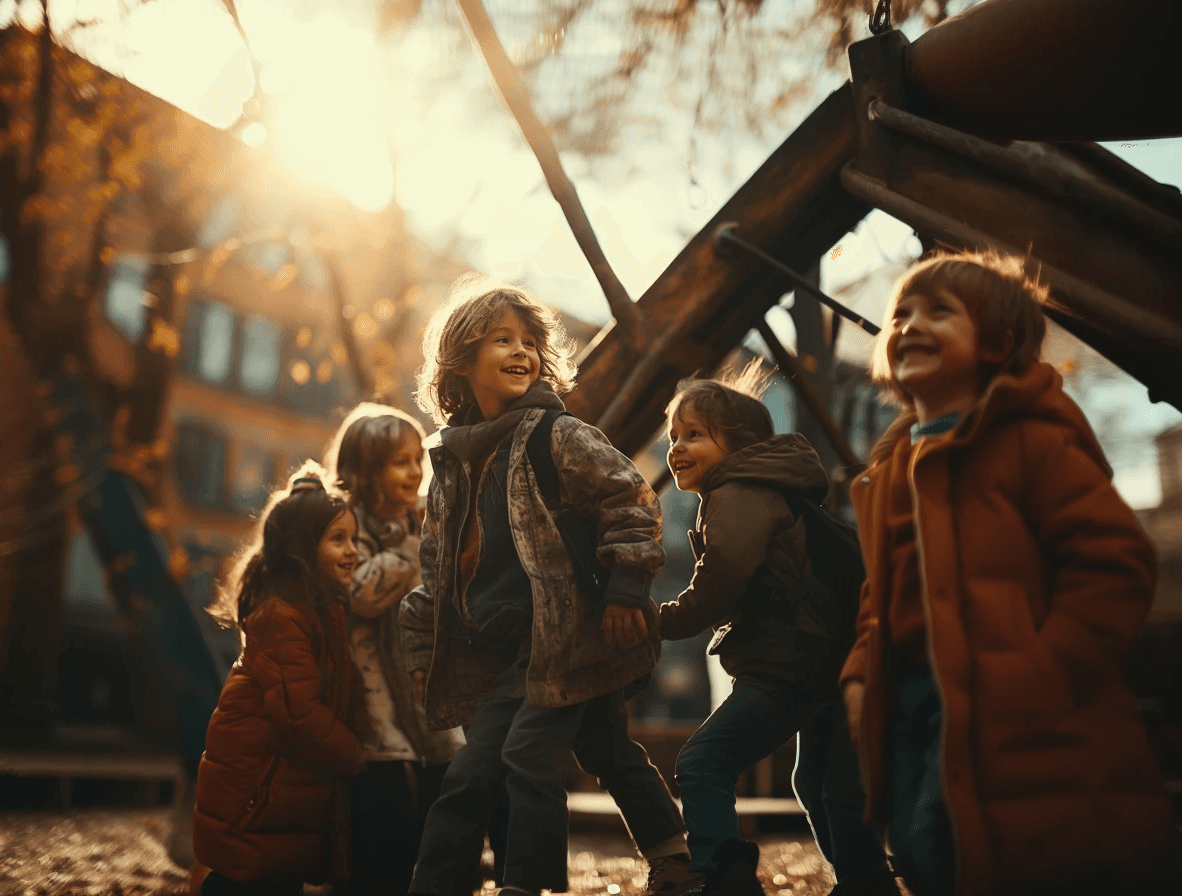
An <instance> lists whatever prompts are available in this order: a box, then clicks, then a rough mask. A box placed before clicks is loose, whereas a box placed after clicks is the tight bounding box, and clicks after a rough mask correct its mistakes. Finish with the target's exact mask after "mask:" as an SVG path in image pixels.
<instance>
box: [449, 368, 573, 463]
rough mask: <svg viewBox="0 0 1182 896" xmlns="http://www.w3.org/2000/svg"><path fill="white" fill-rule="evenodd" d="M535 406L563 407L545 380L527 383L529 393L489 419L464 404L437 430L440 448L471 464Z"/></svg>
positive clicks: (515, 426)
mask: <svg viewBox="0 0 1182 896" xmlns="http://www.w3.org/2000/svg"><path fill="white" fill-rule="evenodd" d="M537 408H541V409H543V410H546V409H553V410H559V411H563V410H566V406H565V405H564V404H563V403H562V399H561V398H559V397H558V395H557V394H555V392H554V389H553V387H551V385H550V384H549V383H548V382H546V381H545V380H538V381H537V382H536V383H534V384H533V385H532V386H530V388H529V391H528V392H526V393H525V394H524V395H522V396H521V397H520V398H519V399H517V400H516V401H515V402H513V403H512V404H511V405H509V407H507V408H506V409H505V411H504V412H503V413H502V414H501V415H500V416H499V417H495V418H493V419H492V420H485V419H484V417H482V416H481V414H480V408H479V407H477V405H476V404H474V403H473V404H468V405H465V406H464V407H462V408H460V409H459V410H458V411H456V412H455V413H454V414H453V415H452V417H451V419H450V420H449V421H448V425H447V426H446V427H445V428H444V429H443V430H441V431H440V439H441V441H442V443H443V447H444V448H446V449H447V450H448V451H450V452H451V453H452V454H454V455H455V456H456V457H458V458H459V459H460V460H461V461H462V462H464V463H471V462H472V461H473V460H474V459H476V458H479V457H484V456H485V455H487V454H488V453H490V452H491V451H492V449H493V448H495V447H496V446H497V445H498V444H499V443H500V441H501V439H503V438H504V437H505V436H506V435H507V434H508V433H510V432H512V431H513V430H514V429H516V428H517V425H518V424H519V423H521V421H522V420H523V419H525V416H526V415H527V414H528V413H529V412H530V411H532V410H535V409H537Z"/></svg>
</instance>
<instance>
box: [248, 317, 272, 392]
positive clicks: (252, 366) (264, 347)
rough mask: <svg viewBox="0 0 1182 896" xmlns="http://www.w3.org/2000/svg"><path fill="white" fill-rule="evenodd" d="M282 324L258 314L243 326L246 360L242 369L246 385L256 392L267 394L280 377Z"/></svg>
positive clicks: (250, 390)
mask: <svg viewBox="0 0 1182 896" xmlns="http://www.w3.org/2000/svg"><path fill="white" fill-rule="evenodd" d="M279 337H280V331H279V327H277V326H276V325H275V324H273V323H271V321H269V320H267V318H265V317H262V316H261V315H258V314H252V315H251V316H250V317H248V318H247V319H246V323H245V325H244V326H243V328H242V361H241V365H240V366H239V369H238V375H239V380H240V381H241V383H242V388H243V389H245V390H246V391H247V392H249V393H250V394H252V395H266V394H268V393H269V392H271V391H272V390H273V389H274V388H275V384H276V382H278V380H279Z"/></svg>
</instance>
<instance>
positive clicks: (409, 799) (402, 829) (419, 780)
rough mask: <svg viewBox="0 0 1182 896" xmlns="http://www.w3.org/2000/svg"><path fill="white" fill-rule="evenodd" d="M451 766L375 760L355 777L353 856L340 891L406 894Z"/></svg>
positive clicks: (351, 895) (359, 895)
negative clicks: (429, 817)
mask: <svg viewBox="0 0 1182 896" xmlns="http://www.w3.org/2000/svg"><path fill="white" fill-rule="evenodd" d="M446 770H447V763H439V764H433V765H420V764H419V763H413V762H397V761H395V762H371V763H369V765H368V766H366V768H365V770H364V771H362V772H361V773H360V774H357V775H354V776H353V778H352V780H351V784H352V797H353V801H352V807H353V857H352V864H351V867H350V873H349V883H348V884H347V885H345V886H343V887H340V888H338V889H339V891H340V892H341V893H347V894H348V896H406V893H407V892H408V890H409V888H410V879H411V875H412V874H413V873H414V867H415V859H416V858H418V855H419V845H420V844H421V842H422V839H423V825H424V822H425V821H426V818H427V812H428V810H429V809H430V807H431V804H432V803H433V802H435V799H436V797H438V796H439V789H440V786H441V785H442V783H443V775H444V772H446Z"/></svg>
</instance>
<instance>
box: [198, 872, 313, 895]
mask: <svg viewBox="0 0 1182 896" xmlns="http://www.w3.org/2000/svg"><path fill="white" fill-rule="evenodd" d="M302 892H304V884H303V881H298V880H252V881H250V882H249V883H245V884H241V883H238V881H236V880H230V878H228V877H222V875H220V874H218V873H217V872H216V871H211V872H209V874H208V875H207V876H206V878H205V880H204V881H202V882H201V896H300V894H301V893H302Z"/></svg>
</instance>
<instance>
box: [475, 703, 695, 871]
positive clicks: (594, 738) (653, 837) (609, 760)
mask: <svg viewBox="0 0 1182 896" xmlns="http://www.w3.org/2000/svg"><path fill="white" fill-rule="evenodd" d="M574 752H575V759H576V760H578V763H579V767H580V768H582V769H583V771H585V772H586V773H587V774H589V775H591V776H592V777H594V778H595V779H596V780H597V781H598V782H599V786H600V787H602V788H603V789H604V790H606V791H607V792H608V793H609V794H611V798H612V799H613V800H615V803H616V806H617V807H618V808H619V810H620V815H621V816H622V817H623V819H624V824H625V825H626V826H627V828H628V833H629V834H630V835H631V836H632V840H633V842H634V843H635V844H636V848H637V849H638V850H639V851H640V852H641V854H642V855H643V854H644V853H645V851H646V850H649V849H652V848H653V847H655V846H658V845H660V844H662V843H665V842H666V841H668V840H670V839H672V838H674V837H680V836H681V835H683V834H684V833H685V822H683V821H682V820H681V810H679V809H678V808H677V803H676V802H674V800H673V795H672V794H671V793H670V792H669V785H668V784H666V783H665V779H664V778H662V777H661V773H660V772H659V771H658V770H657V767H656V766H655V765H653V764H652V762H651V761H650V760H649V758H648V753H646V752H645V751H644V747H642V746H641V745H640V744H638V743H637V742H636V741H634V740H633V739H632V736H631V735H630V734H629V733H628V708H627V705H626V702H625V699H624V692H623V691H613V692H612V693H610V694H604V695H603V696H602V697H596V698H594V699H592V700H588V701H587V703H586V704H584V710H583V722H582V724H581V725H580V726H579V733H578V736H577V737H576V739H575V748H574ZM508 817H509V799H508V795H507V794H505V793H504V791H503V790H502V791H501V793H500V795H499V798H497V799H496V800H495V806H494V811H493V818H492V822H491V823H490V825H489V829H488V839H489V843H490V845H491V846H492V850H493V855H494V857H495V863H496V875H497V882H498V883H503V882H504V874H503V871H504V868H503V863H504V849H505V835H506V831H507V827H508Z"/></svg>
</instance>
